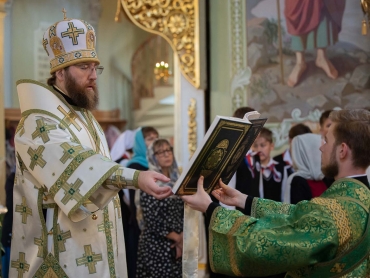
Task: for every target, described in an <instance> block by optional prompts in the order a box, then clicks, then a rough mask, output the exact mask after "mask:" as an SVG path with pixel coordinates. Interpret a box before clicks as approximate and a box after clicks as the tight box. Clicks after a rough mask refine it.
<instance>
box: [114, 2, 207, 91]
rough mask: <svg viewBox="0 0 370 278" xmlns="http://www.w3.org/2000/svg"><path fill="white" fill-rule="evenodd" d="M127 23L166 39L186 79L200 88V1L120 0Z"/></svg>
mask: <svg viewBox="0 0 370 278" xmlns="http://www.w3.org/2000/svg"><path fill="white" fill-rule="evenodd" d="M121 3H122V6H123V9H124V11H125V13H126V14H127V16H128V17H129V18H130V20H131V21H132V22H133V23H134V24H136V25H137V26H138V27H140V28H141V29H144V30H145V31H147V32H150V33H154V34H158V35H160V36H162V37H163V38H165V39H166V40H167V41H168V43H169V44H170V45H171V47H172V49H173V51H174V52H175V53H176V54H177V55H178V58H179V64H180V68H181V71H182V73H183V74H184V76H185V78H186V79H187V80H188V81H189V82H190V83H191V84H192V85H193V86H195V87H196V88H199V87H200V57H199V56H200V55H199V49H200V48H199V29H200V26H199V5H198V3H199V0H181V1H180V0H165V1H153V0H149V1H143V0H122V1H121Z"/></svg>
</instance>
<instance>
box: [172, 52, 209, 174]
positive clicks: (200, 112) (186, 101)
mask: <svg viewBox="0 0 370 278" xmlns="http://www.w3.org/2000/svg"><path fill="white" fill-rule="evenodd" d="M174 69H175V70H174V89H175V115H174V116H175V129H174V130H175V134H174V145H175V157H176V160H177V163H178V164H179V166H180V167H182V168H184V166H186V165H187V163H188V162H189V159H190V153H189V146H188V144H189V140H188V130H189V127H188V124H189V116H188V108H189V105H190V104H191V99H194V100H195V102H196V124H197V127H196V134H197V145H199V143H200V142H201V140H202V139H203V137H204V134H205V119H204V118H205V117H204V91H203V90H201V89H196V88H195V87H194V86H193V85H191V84H190V82H189V81H187V79H186V78H185V77H184V76H183V75H182V73H181V72H180V67H179V64H178V57H177V55H175V57H174Z"/></svg>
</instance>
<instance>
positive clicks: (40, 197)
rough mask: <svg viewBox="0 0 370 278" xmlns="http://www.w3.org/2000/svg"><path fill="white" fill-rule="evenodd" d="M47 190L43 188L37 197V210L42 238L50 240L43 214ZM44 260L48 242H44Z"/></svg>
mask: <svg viewBox="0 0 370 278" xmlns="http://www.w3.org/2000/svg"><path fill="white" fill-rule="evenodd" d="M44 193H45V190H44V189H43V188H40V189H39V192H38V196H37V210H38V212H39V217H40V222H41V238H43V239H45V240H46V239H47V238H48V231H47V228H46V222H45V218H44V214H43V212H42V209H43V204H42V203H43V201H44V199H43V197H44ZM42 247H43V258H44V259H45V258H46V256H47V254H48V244H47V242H43V246H42Z"/></svg>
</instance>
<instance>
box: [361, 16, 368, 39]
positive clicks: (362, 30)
mask: <svg viewBox="0 0 370 278" xmlns="http://www.w3.org/2000/svg"><path fill="white" fill-rule="evenodd" d="M361 33H362V35H364V36H366V35H367V24H366V20H365V19H363V20H362V28H361Z"/></svg>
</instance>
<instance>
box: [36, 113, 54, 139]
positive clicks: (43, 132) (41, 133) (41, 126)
mask: <svg viewBox="0 0 370 278" xmlns="http://www.w3.org/2000/svg"><path fill="white" fill-rule="evenodd" d="M36 124H37V127H36V130H35V131H34V132H33V133H32V139H35V138H36V137H41V139H42V142H44V143H46V142H48V141H50V138H49V135H48V132H49V131H50V130H54V129H57V126H56V125H47V124H45V123H44V120H43V119H39V120H36Z"/></svg>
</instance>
